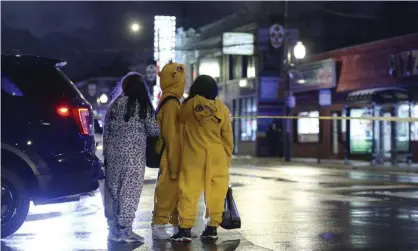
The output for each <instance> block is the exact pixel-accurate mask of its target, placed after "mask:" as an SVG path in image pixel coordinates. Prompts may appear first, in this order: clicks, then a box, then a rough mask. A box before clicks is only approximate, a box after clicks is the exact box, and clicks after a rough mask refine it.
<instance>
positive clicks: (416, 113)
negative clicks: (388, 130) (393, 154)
mask: <svg viewBox="0 0 418 251" xmlns="http://www.w3.org/2000/svg"><path fill="white" fill-rule="evenodd" d="M398 117H400V118H408V117H409V105H407V104H402V105H399V106H398ZM411 117H412V118H418V104H414V105H412V109H411ZM408 128H409V122H398V124H397V131H398V132H397V133H398V135H397V136H398V149H399V150H400V151H407V150H408V140H409V133H408V132H409V130H408ZM411 140H413V141H418V122H412V123H411Z"/></svg>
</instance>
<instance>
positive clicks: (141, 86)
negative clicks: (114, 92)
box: [122, 73, 154, 122]
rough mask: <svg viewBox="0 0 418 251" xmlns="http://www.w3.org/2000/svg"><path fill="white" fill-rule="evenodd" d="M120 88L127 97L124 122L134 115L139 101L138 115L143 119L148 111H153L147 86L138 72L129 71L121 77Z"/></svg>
mask: <svg viewBox="0 0 418 251" xmlns="http://www.w3.org/2000/svg"><path fill="white" fill-rule="evenodd" d="M122 90H123V93H124V95H125V96H127V97H128V104H127V106H126V114H125V116H124V119H125V122H128V121H129V119H130V118H131V117H133V116H134V115H135V112H136V109H137V103H139V114H138V115H139V117H140V118H141V119H145V118H146V117H147V114H148V113H151V112H152V113H153V112H154V108H153V106H152V104H151V100H150V97H149V94H148V88H147V86H146V85H145V83H144V80H143V78H142V76H141V75H140V74H138V73H129V74H128V75H126V76H125V77H124V78H123V79H122Z"/></svg>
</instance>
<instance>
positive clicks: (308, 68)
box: [290, 59, 337, 92]
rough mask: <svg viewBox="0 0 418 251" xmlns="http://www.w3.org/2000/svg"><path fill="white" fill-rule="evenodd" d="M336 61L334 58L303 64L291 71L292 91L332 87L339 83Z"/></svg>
mask: <svg viewBox="0 0 418 251" xmlns="http://www.w3.org/2000/svg"><path fill="white" fill-rule="evenodd" d="M335 68H336V67H335V62H334V61H333V60H332V59H327V60H323V61H318V62H314V63H308V64H301V65H298V66H296V67H295V69H293V70H292V71H291V78H290V88H291V91H292V92H303V91H314V90H320V89H331V88H334V87H335V86H336V85H337V74H336V69H335Z"/></svg>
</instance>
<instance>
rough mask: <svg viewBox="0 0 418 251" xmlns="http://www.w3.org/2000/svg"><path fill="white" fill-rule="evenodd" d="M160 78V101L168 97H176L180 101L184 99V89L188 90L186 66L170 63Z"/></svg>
mask: <svg viewBox="0 0 418 251" xmlns="http://www.w3.org/2000/svg"><path fill="white" fill-rule="evenodd" d="M158 76H159V77H160V87H161V91H162V95H161V98H160V100H163V99H164V98H165V97H167V96H176V97H177V98H178V99H180V98H181V97H183V93H184V88H186V69H185V66H184V64H178V63H175V62H172V61H170V62H169V63H168V64H166V65H164V67H163V69H162V70H161V71H160V72H159V73H158Z"/></svg>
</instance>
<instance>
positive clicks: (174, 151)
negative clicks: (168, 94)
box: [161, 100, 181, 179]
mask: <svg viewBox="0 0 418 251" xmlns="http://www.w3.org/2000/svg"><path fill="white" fill-rule="evenodd" d="M162 109H163V111H162V112H163V114H162V115H163V118H162V128H161V129H162V135H163V137H164V141H165V147H166V151H167V158H168V160H169V161H168V170H169V171H170V178H171V179H177V177H178V173H179V170H180V157H181V156H180V155H181V142H180V136H179V133H180V123H179V120H178V116H179V112H180V104H179V103H177V102H176V101H174V100H170V101H168V102H167V104H165V105H164V107H163V108H162Z"/></svg>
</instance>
